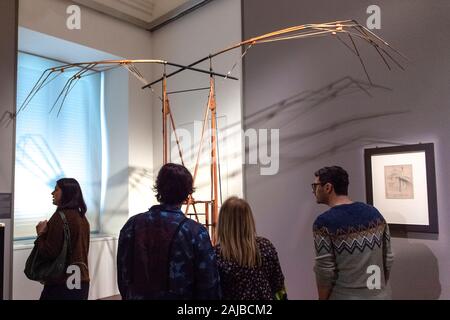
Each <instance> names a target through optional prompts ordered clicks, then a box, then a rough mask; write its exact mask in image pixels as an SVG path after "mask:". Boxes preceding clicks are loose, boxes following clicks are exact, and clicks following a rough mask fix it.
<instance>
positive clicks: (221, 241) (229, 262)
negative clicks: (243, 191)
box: [214, 197, 287, 300]
mask: <svg viewBox="0 0 450 320" xmlns="http://www.w3.org/2000/svg"><path fill="white" fill-rule="evenodd" d="M216 231H217V233H216V240H217V244H216V246H215V248H214V249H215V252H216V256H217V265H218V268H219V274H220V284H221V287H222V294H223V298H224V299H227V300H274V299H286V298H287V295H286V290H285V287H284V276H283V272H282V271H281V266H280V262H279V260H278V254H277V251H276V249H275V247H274V246H273V244H272V243H271V242H270V241H269V240H267V239H265V238H263V237H258V236H257V234H256V227H255V221H254V219H253V214H252V210H251V208H250V205H249V204H248V203H247V202H246V201H245V200H243V199H239V198H237V197H231V198H229V199H227V200H226V201H225V202H224V204H223V205H222V207H221V209H220V213H219V223H218V226H217V230H216Z"/></svg>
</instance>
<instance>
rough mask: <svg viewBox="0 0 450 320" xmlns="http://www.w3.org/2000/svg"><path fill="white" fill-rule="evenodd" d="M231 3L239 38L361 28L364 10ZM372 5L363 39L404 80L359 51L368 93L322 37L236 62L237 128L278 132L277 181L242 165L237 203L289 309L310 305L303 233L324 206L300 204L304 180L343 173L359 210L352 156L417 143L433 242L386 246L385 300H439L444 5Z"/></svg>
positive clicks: (444, 189)
mask: <svg viewBox="0 0 450 320" xmlns="http://www.w3.org/2000/svg"><path fill="white" fill-rule="evenodd" d="M242 4H243V8H242V10H243V38H249V37H252V36H255V35H258V34H261V33H264V32H268V31H270V30H275V29H280V28H283V27H287V26H291V25H295V24H297V23H317V22H326V21H333V20H339V19H356V20H358V22H360V23H362V24H365V23H366V22H367V20H368V18H369V17H370V16H371V13H370V12H369V13H368V12H367V9H368V7H369V6H370V5H372V4H373V3H372V2H370V1H349V0H348V1H339V2H331V1H324V0H319V1H314V2H311V1H288V0H281V1H277V2H276V4H275V3H274V2H272V1H269V0H245V1H243V2H242ZM376 4H377V5H378V6H379V8H380V13H381V26H380V27H381V28H380V29H374V30H372V31H374V32H375V33H376V34H377V35H379V36H381V37H383V39H385V40H386V41H388V42H389V44H391V45H392V46H394V47H395V48H396V49H399V50H400V51H402V53H404V54H405V55H407V56H408V58H409V59H410V61H409V62H408V63H406V65H405V67H406V68H405V71H398V69H394V68H393V69H394V70H393V71H391V72H389V71H387V70H386V68H384V66H383V65H381V64H382V61H381V59H380V57H378V56H377V54H376V53H373V52H371V51H369V50H368V49H367V48H362V49H361V50H360V52H361V54H362V55H364V57H365V58H366V67H367V71H368V73H369V74H370V76H371V79H372V82H373V85H370V84H368V81H367V79H366V76H365V74H364V71H363V70H362V69H361V66H360V65H359V62H358V58H357V57H356V56H355V55H352V54H348V53H349V51H348V50H346V48H345V47H344V46H343V45H342V43H340V42H339V41H334V42H333V41H329V40H328V39H325V38H324V39H312V40H311V39H310V40H307V41H290V42H284V43H275V44H271V43H269V44H266V45H265V46H264V47H257V48H253V49H252V51H251V52H249V53H248V55H247V56H246V59H245V60H244V91H243V92H244V96H243V99H244V101H243V104H244V108H243V110H244V126H245V127H246V128H257V129H258V128H265V129H269V130H270V129H279V130H280V138H279V139H280V144H279V145H280V150H279V152H280V167H279V172H278V174H276V175H272V176H262V175H260V171H259V167H258V166H256V165H246V166H245V194H246V197H247V199H248V200H249V201H250V203H251V205H252V208H253V210H254V212H255V215H256V222H257V228H258V230H259V232H260V233H261V234H262V235H265V236H267V237H269V238H270V239H273V240H274V242H275V245H276V246H277V248H279V255H280V259H281V263H282V266H283V267H284V271H285V276H286V279H287V281H286V282H287V284H288V292H289V294H290V297H292V298H295V299H302V298H311V299H314V298H315V296H316V293H315V282H314V273H313V261H314V251H313V240H312V227H311V226H312V223H313V221H314V220H315V218H316V217H317V215H318V214H320V213H321V212H323V211H325V210H326V207H325V206H319V205H317V204H316V203H315V199H314V197H313V195H312V194H311V191H310V183H311V181H312V180H313V178H314V175H313V173H314V172H315V171H316V170H317V169H319V168H321V167H323V166H326V165H335V164H336V165H341V166H343V167H344V168H346V169H347V170H348V171H349V175H350V189H349V192H350V195H351V197H352V198H353V199H354V200H360V201H366V180H365V166H364V149H370V148H375V147H392V146H398V145H405V144H407V145H411V144H412V145H414V144H419V143H433V144H434V158H435V163H434V165H435V170H436V190H437V191H436V197H437V206H436V207H437V219H438V222H439V230H438V231H439V233H432V234H430V233H411V232H409V233H407V234H403V235H401V236H396V237H393V241H392V244H393V250H394V253H395V256H396V259H395V263H394V267H393V270H392V277H391V286H392V293H393V298H394V299H408V298H413V299H418V298H423V299H438V298H440V299H449V298H450V276H449V274H450V272H449V271H450V255H449V254H448V252H449V251H450V250H449V249H450V245H449V243H450V242H449V233H448V232H447V230H448V229H449V227H450V220H449V215H448V212H449V210H450V202H449V199H448V196H447V195H448V193H449V191H450V190H449V187H448V183H447V180H448V178H449V172H450V168H449V166H450V164H449V162H448V161H447V160H446V159H448V158H449V156H450V142H449V139H448V137H449V134H450V128H449V126H448V119H449V116H450V108H449V104H450V92H449V91H448V88H447V84H448V83H449V77H450V72H449V71H450V60H449V59H448V57H449V56H450V45H449V43H448V42H447V41H442V39H448V38H449V37H450V31H449V30H450V29H449V27H450V21H449V20H448V14H449V7H448V3H447V1H433V2H432V3H431V2H428V1H414V2H411V1H378V2H377V3H376ZM274 11H276V14H274ZM255 17H258V18H255ZM369 21H370V20H369ZM425 26H426V27H425ZM430 31H432V32H430ZM367 59H368V60H367ZM380 63H381V64H380ZM394 66H395V65H394ZM255 113H257V114H258V117H257V118H256V119H255V116H254V114H255ZM400 164H401V163H400ZM391 169H392V170H393V168H391ZM391 173H392V172H391ZM418 178H419V176H418ZM268 195H270V196H268ZM396 196H397V197H398V195H396ZM405 201H409V200H408V199H406V200H405ZM412 281H413V283H414V287H413V288H412V287H411V283H412ZM412 289H413V290H412Z"/></svg>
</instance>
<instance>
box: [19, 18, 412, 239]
mask: <svg viewBox="0 0 450 320" xmlns="http://www.w3.org/2000/svg"><path fill="white" fill-rule="evenodd" d="M340 35H342V36H344V37H347V38H348V40H347V41H345V40H344V39H343V38H342V37H341V36H340ZM323 36H331V37H333V38H334V39H337V40H338V41H339V42H341V43H342V44H343V45H344V46H345V47H346V48H347V49H349V50H350V51H351V52H352V54H354V55H355V56H356V57H357V58H358V60H359V62H360V63H361V65H362V68H363V70H364V73H365V74H366V76H367V79H368V80H369V83H370V84H372V81H371V79H370V76H369V73H368V71H367V68H366V66H365V64H364V61H363V59H362V56H361V55H360V52H359V50H358V48H357V45H356V42H355V39H360V40H362V41H364V42H365V43H367V44H369V45H371V46H372V47H373V48H374V49H375V50H376V52H377V53H378V55H379V56H380V57H381V59H382V61H383V62H384V64H385V65H386V66H387V68H388V69H389V70H391V69H392V68H391V65H390V64H389V62H388V61H391V62H393V63H394V64H395V65H397V66H398V67H399V68H400V69H402V70H404V68H403V66H402V65H401V64H400V63H399V62H398V61H397V60H396V59H395V58H394V57H393V55H394V54H396V55H400V56H402V57H403V58H405V59H407V58H406V57H405V56H404V55H402V54H401V53H400V52H399V51H397V50H395V49H394V48H392V47H391V46H390V45H389V44H388V43H387V42H386V41H384V40H383V39H382V38H380V37H378V36H377V35H376V34H374V33H373V32H372V31H370V30H368V29H367V28H366V27H364V26H362V25H361V24H359V23H358V22H357V21H356V20H341V21H334V22H327V23H318V24H304V25H298V26H293V27H289V28H285V29H281V30H276V31H273V32H270V33H266V34H263V35H260V36H256V37H253V38H250V39H248V40H245V41H242V42H239V43H237V44H234V45H232V46H230V47H227V48H225V49H222V50H220V51H218V52H216V53H214V54H210V55H208V56H206V57H204V58H202V59H200V60H197V61H195V62H193V63H191V64H189V65H187V66H183V65H180V64H176V63H171V62H168V61H165V60H107V61H95V62H84V63H74V64H68V65H64V66H60V67H55V68H51V69H47V70H45V71H44V73H43V74H42V75H41V78H40V79H39V80H38V82H37V83H36V85H35V86H34V87H33V89H32V91H31V92H30V94H29V95H28V96H27V98H26V99H25V101H24V103H23V104H22V105H21V107H20V108H19V110H18V111H17V112H16V115H17V114H18V113H19V112H21V111H22V110H24V109H25V108H26V106H27V105H28V104H29V102H30V101H31V99H32V98H33V97H34V95H36V93H37V92H38V91H39V90H40V89H41V88H42V87H44V86H45V85H46V84H47V83H48V82H50V81H52V80H54V79H55V78H56V77H58V76H59V75H60V74H62V73H63V72H65V71H66V70H69V69H73V68H78V69H79V71H78V72H76V73H75V74H74V75H73V76H72V77H71V78H70V79H69V80H68V81H67V83H66V85H65V86H64V88H63V89H62V91H61V93H60V95H59V96H58V98H57V100H56V101H55V103H54V105H53V107H52V109H51V110H53V108H54V107H55V106H56V104H57V103H58V101H60V100H61V104H60V107H59V110H58V114H59V113H60V111H61V108H62V107H63V104H64V100H65V99H66V97H67V95H68V94H69V93H70V91H71V90H72V88H73V87H74V86H75V85H76V83H77V81H78V80H79V79H80V78H81V77H84V76H87V75H89V74H91V73H92V72H98V71H106V70H110V69H112V68H116V67H124V68H126V69H127V70H128V71H129V72H130V73H131V74H133V75H134V76H135V77H136V78H137V79H138V80H139V81H141V82H142V83H144V86H143V87H142V89H146V88H150V89H151V88H152V86H153V85H155V84H156V83H159V82H162V99H161V100H162V136H163V137H162V138H163V163H164V164H165V163H167V162H168V161H169V154H168V150H169V149H168V138H169V128H168V122H169V121H170V123H171V125H172V128H173V131H174V134H175V139H176V143H177V146H178V151H179V155H180V159H181V162H182V164H183V165H184V160H183V153H182V150H181V146H180V142H179V139H178V136H177V133H176V127H175V121H174V118H173V115H172V112H171V109H170V104H169V99H168V92H167V79H168V78H169V77H172V76H174V75H176V74H178V73H180V72H182V71H184V70H192V71H196V72H200V73H205V74H208V75H209V77H210V83H209V97H208V103H207V106H206V110H205V116H204V119H203V127H202V136H201V140H200V148H199V151H198V155H197V161H196V164H195V168H194V175H193V178H194V183H195V180H196V178H197V174H198V167H199V161H200V154H201V151H202V146H203V141H204V133H205V130H206V127H207V124H208V117H209V115H210V118H211V121H210V123H209V128H210V130H211V132H212V134H211V166H210V167H211V168H210V170H211V199H209V200H201V201H200V200H195V199H194V198H193V197H192V196H191V197H190V198H189V199H188V200H187V202H186V211H185V214H186V215H194V216H195V218H196V219H197V221H198V214H199V213H198V212H197V208H196V204H201V205H205V213H204V214H205V222H206V225H207V226H208V227H211V228H212V230H211V231H212V233H213V234H214V233H215V228H216V225H217V222H218V216H219V209H218V208H219V203H218V202H219V198H218V197H219V188H220V179H221V177H220V166H219V163H218V157H217V152H218V143H217V136H216V133H217V108H216V99H215V82H214V76H220V77H223V78H224V79H233V80H237V78H235V77H232V76H230V74H231V71H232V70H233V68H234V66H235V65H236V64H235V65H234V66H233V67H232V69H231V70H230V71H229V72H228V73H227V74H226V75H223V74H219V73H215V72H213V69H212V59H213V58H214V57H216V56H219V55H221V54H223V53H226V52H228V51H231V50H233V49H237V48H244V49H245V50H244V52H243V54H242V56H241V58H243V57H244V56H245V54H246V53H247V51H248V50H249V49H250V48H251V47H252V46H254V45H256V44H262V43H269V42H276V41H284V40H295V39H303V38H311V37H323ZM208 59H209V61H210V70H209V71H206V70H202V69H198V68H195V67H194V66H196V65H198V64H199V63H201V62H204V61H206V60H208ZM140 63H156V64H161V65H164V74H163V76H162V77H161V78H159V79H157V80H155V81H153V82H151V83H149V82H148V81H147V80H146V79H145V78H144V77H143V75H142V74H141V72H140V71H139V70H138V68H137V67H136V64H140ZM167 65H170V66H173V67H177V68H178V70H176V71H174V72H172V73H169V74H166V70H165V66H167ZM51 76H52V77H51ZM193 90H198V89H192V90H185V91H193ZM191 205H192V207H193V209H194V213H193V214H190V213H189V209H190V206H191Z"/></svg>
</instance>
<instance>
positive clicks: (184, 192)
mask: <svg viewBox="0 0 450 320" xmlns="http://www.w3.org/2000/svg"><path fill="white" fill-rule="evenodd" d="M154 191H155V192H156V199H157V200H158V202H159V203H163V204H170V205H176V204H181V203H183V201H185V200H186V199H187V198H188V196H189V195H190V194H192V193H193V192H194V186H193V179H192V175H191V173H190V172H189V170H188V169H186V168H185V167H184V166H182V165H181V164H175V163H167V164H165V165H163V166H162V168H161V170H159V173H158V177H157V178H156V184H155V186H154Z"/></svg>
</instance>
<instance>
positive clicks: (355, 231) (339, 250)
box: [313, 202, 393, 299]
mask: <svg viewBox="0 0 450 320" xmlns="http://www.w3.org/2000/svg"><path fill="white" fill-rule="evenodd" d="M313 233H314V244H315V252H316V259H315V266H314V271H315V273H316V279H317V283H318V284H319V285H320V286H323V287H331V288H332V290H331V296H330V299H387V298H389V294H388V293H387V291H386V283H387V280H388V278H389V272H390V269H391V266H392V263H393V254H392V251H391V245H390V235H389V228H388V225H387V223H386V221H385V220H384V218H383V216H382V215H381V214H380V212H379V211H378V210H377V209H376V208H374V207H372V206H370V205H367V204H365V203H361V202H354V203H352V204H344V205H338V206H335V207H333V208H331V209H330V210H328V211H326V212H325V213H323V214H321V215H320V216H319V217H318V218H317V219H316V221H315V222H314V227H313ZM378 268H379V269H378ZM368 284H369V285H368ZM374 287H375V288H374Z"/></svg>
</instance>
